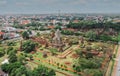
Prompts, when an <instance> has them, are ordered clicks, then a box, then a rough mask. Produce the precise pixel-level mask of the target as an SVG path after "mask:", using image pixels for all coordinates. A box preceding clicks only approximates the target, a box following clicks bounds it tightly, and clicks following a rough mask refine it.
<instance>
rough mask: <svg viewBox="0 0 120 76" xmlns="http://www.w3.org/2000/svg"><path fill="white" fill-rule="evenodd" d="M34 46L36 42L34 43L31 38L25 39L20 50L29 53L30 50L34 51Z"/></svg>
mask: <svg viewBox="0 0 120 76" xmlns="http://www.w3.org/2000/svg"><path fill="white" fill-rule="evenodd" d="M35 47H36V43H34V42H33V41H31V40H27V41H25V42H23V44H22V51H24V52H26V53H29V52H31V51H34V50H35Z"/></svg>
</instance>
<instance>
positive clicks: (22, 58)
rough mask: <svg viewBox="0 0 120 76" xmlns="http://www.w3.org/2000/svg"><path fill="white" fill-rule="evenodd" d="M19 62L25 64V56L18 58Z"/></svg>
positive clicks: (21, 55)
mask: <svg viewBox="0 0 120 76" xmlns="http://www.w3.org/2000/svg"><path fill="white" fill-rule="evenodd" d="M18 61H19V62H21V63H24V62H25V55H24V54H20V55H19V56H18Z"/></svg>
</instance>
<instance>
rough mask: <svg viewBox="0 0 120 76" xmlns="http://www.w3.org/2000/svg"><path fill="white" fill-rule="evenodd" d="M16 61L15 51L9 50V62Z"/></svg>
mask: <svg viewBox="0 0 120 76" xmlns="http://www.w3.org/2000/svg"><path fill="white" fill-rule="evenodd" d="M16 61H17V56H16V54H15V52H13V51H11V52H10V53H9V62H10V63H14V62H16Z"/></svg>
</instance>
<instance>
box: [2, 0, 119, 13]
mask: <svg viewBox="0 0 120 76" xmlns="http://www.w3.org/2000/svg"><path fill="white" fill-rule="evenodd" d="M119 3H120V0H18V1H16V0H0V14H52V13H58V12H59V10H60V13H109V14H112V13H113V14H114V13H117V14H119V13H120V10H119V8H120V5H119Z"/></svg>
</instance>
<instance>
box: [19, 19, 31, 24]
mask: <svg viewBox="0 0 120 76" xmlns="http://www.w3.org/2000/svg"><path fill="white" fill-rule="evenodd" d="M29 23H31V21H30V20H22V21H21V22H20V24H21V25H26V24H29Z"/></svg>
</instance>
